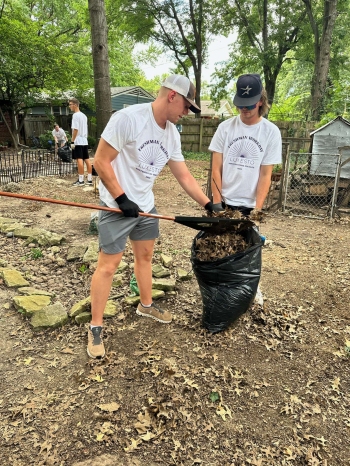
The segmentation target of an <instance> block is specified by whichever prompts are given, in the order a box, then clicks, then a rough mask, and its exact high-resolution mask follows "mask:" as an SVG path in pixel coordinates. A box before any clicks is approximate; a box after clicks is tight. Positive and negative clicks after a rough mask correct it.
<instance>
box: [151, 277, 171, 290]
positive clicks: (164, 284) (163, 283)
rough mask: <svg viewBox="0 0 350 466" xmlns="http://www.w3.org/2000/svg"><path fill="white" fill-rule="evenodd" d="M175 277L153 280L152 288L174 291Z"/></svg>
mask: <svg viewBox="0 0 350 466" xmlns="http://www.w3.org/2000/svg"><path fill="white" fill-rule="evenodd" d="M175 287H176V282H175V278H157V279H153V280H152V288H153V289H155V290H163V291H174V290H175Z"/></svg>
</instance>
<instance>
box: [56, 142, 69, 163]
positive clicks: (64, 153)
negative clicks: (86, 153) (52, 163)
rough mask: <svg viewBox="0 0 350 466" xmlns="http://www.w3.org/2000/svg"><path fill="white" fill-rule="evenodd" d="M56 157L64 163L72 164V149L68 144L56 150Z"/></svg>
mask: <svg viewBox="0 0 350 466" xmlns="http://www.w3.org/2000/svg"><path fill="white" fill-rule="evenodd" d="M57 155H58V156H59V158H60V159H61V160H62V162H64V163H72V149H71V148H70V147H69V145H68V143H67V144H65V145H64V146H62V147H60V148H59V149H58V150H57Z"/></svg>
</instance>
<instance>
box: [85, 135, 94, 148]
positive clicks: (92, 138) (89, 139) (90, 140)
mask: <svg viewBox="0 0 350 466" xmlns="http://www.w3.org/2000/svg"><path fill="white" fill-rule="evenodd" d="M87 139H88V146H89V148H90V149H93V148H94V147H95V145H96V138H94V137H92V136H88V138H87Z"/></svg>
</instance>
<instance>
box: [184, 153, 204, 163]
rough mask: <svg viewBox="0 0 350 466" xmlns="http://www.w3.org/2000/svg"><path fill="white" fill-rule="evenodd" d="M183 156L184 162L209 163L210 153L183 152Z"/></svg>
mask: <svg viewBox="0 0 350 466" xmlns="http://www.w3.org/2000/svg"><path fill="white" fill-rule="evenodd" d="M182 153H183V156H184V157H185V160H203V161H205V162H209V161H210V155H211V153H210V152H190V151H183V152H182Z"/></svg>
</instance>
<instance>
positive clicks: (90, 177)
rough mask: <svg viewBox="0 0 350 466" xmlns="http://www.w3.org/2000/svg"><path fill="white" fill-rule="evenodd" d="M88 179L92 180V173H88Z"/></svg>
mask: <svg viewBox="0 0 350 466" xmlns="http://www.w3.org/2000/svg"><path fill="white" fill-rule="evenodd" d="M88 181H92V175H91V173H88Z"/></svg>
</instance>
